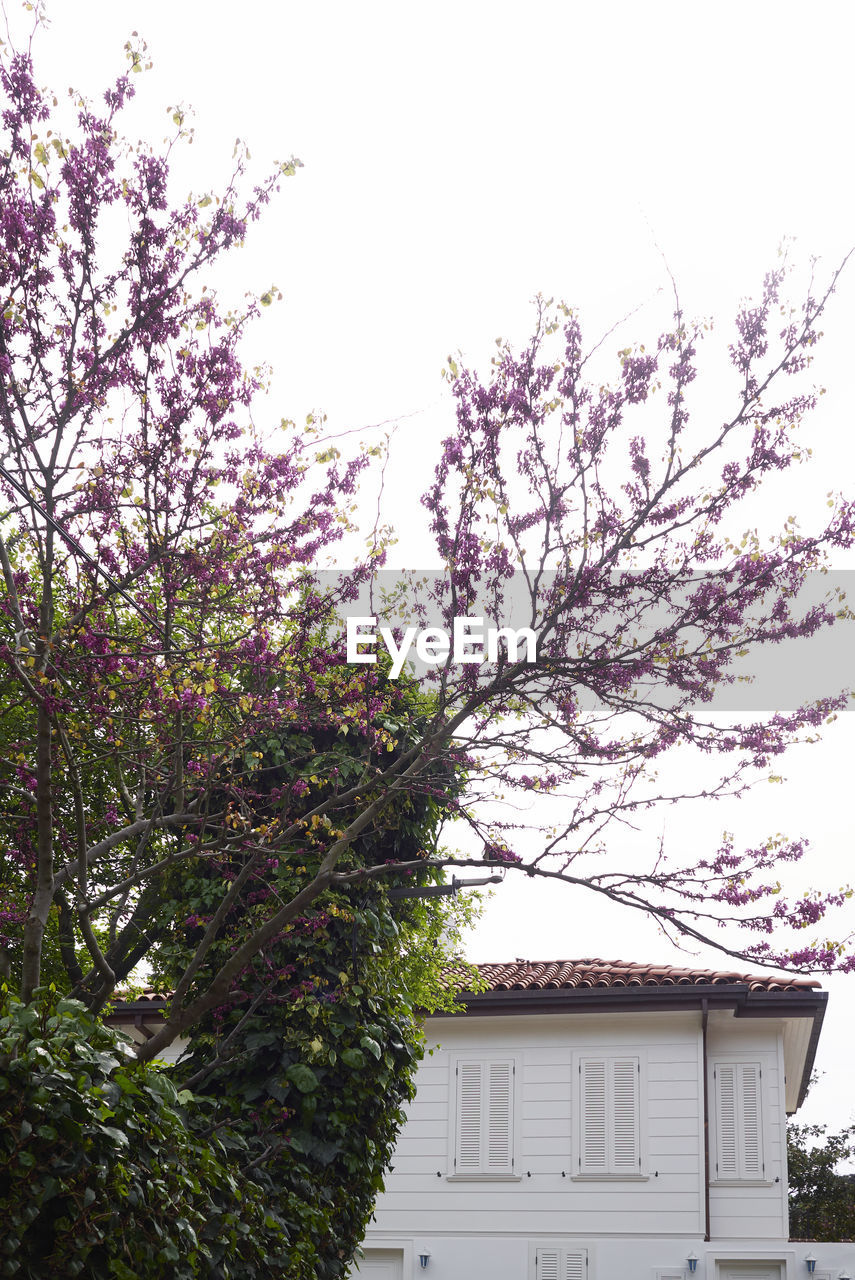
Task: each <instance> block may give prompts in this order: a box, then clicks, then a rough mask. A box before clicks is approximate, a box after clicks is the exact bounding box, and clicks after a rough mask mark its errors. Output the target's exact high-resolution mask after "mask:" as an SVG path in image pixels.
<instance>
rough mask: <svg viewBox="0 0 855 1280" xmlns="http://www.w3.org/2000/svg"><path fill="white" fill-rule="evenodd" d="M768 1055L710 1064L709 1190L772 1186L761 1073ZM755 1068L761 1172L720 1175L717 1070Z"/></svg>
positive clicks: (721, 1058)
mask: <svg viewBox="0 0 855 1280" xmlns="http://www.w3.org/2000/svg"><path fill="white" fill-rule="evenodd" d="M769 1066H770V1063H769V1058H768V1055H765V1054H762V1053H757V1054H751V1055H749V1054H745V1053H741V1054H740V1053H727V1054H716V1055H715V1056H714V1057H712V1056H711V1057H710V1060H709V1096H710V1102H711V1104H712V1124H711V1125H710V1169H709V1177H710V1186H711V1187H770V1186H772V1185H773V1184H774V1179H773V1178H771V1177H770V1176H769V1173H768V1172H767V1166H768V1163H769V1158H770V1151H771V1147H770V1144H769V1131H768V1123H769V1116H768V1111H769V1107H768V1103H767V1101H766V1099H765V1097H764V1088H763V1073H764V1070H765V1071H766V1072H768V1071H769ZM721 1067H731V1068H745V1067H756V1068H757V1073H758V1074H757V1100H758V1109H759V1113H760V1115H759V1123H758V1126H757V1142H758V1146H759V1155H760V1172H759V1173H756V1174H746V1173H744V1172H736V1173H722V1174H719V1165H720V1164H721V1160H720V1153H721V1137H720V1128H719V1126H720V1124H721V1119H722V1116H721V1111H720V1106H719V1068H721ZM738 1113H739V1101H738V1100H737V1105H736V1123H735V1132H736V1143H737V1160H736V1163H737V1167H738V1169H742V1168H744V1166H745V1159H744V1156H745V1149H744V1132H742V1130H741V1128H740V1126H739V1123H738Z"/></svg>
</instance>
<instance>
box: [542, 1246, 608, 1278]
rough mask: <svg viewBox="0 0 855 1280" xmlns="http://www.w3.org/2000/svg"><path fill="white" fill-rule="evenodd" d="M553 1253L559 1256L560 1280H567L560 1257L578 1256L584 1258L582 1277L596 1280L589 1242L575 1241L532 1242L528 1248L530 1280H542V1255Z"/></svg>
mask: <svg viewBox="0 0 855 1280" xmlns="http://www.w3.org/2000/svg"><path fill="white" fill-rule="evenodd" d="M546 1251H551V1252H555V1253H558V1254H559V1263H558V1267H559V1280H565V1276H564V1275H562V1274H561V1261H560V1255H562V1254H563V1255H564V1256H565V1257H566V1255H567V1254H578V1255H580V1257H581V1258H582V1276H583V1278H584V1280H594V1268H593V1265H592V1261H593V1259H592V1251H591V1245H590V1243H589V1241H586V1240H574V1239H556V1240H530V1241H529V1246H528V1275H529V1280H542V1276H541V1274H540V1266H539V1256H540V1254H542V1253H544V1252H546Z"/></svg>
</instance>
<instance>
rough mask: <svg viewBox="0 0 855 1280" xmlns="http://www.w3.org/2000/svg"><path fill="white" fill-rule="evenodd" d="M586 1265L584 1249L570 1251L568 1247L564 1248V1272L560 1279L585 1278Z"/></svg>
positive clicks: (586, 1258) (573, 1279)
mask: <svg viewBox="0 0 855 1280" xmlns="http://www.w3.org/2000/svg"><path fill="white" fill-rule="evenodd" d="M587 1265H588V1255H587V1253H585V1252H584V1251H581V1252H580V1251H574V1252H572V1253H571V1251H570V1250H569V1249H566V1250H565V1251H564V1272H563V1275H562V1277H561V1280H585V1271H586V1269H587Z"/></svg>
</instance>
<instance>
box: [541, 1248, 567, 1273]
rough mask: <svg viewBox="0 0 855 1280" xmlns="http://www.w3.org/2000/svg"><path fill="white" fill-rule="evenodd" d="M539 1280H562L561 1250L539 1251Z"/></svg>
mask: <svg viewBox="0 0 855 1280" xmlns="http://www.w3.org/2000/svg"><path fill="white" fill-rule="evenodd" d="M537 1280H561V1250H560V1249H538V1251H537Z"/></svg>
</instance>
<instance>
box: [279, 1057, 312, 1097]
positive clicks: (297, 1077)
mask: <svg viewBox="0 0 855 1280" xmlns="http://www.w3.org/2000/svg"><path fill="white" fill-rule="evenodd" d="M285 1074H286V1076H287V1077H288V1079H289V1080H290V1081H291V1083H292V1084H295V1085H296V1086H297V1088H298V1089H299V1090H300V1092H301V1093H311V1092H312V1090H313V1089H317V1087H318V1077H317V1076H316V1075H315V1073H314V1071H313V1070H312V1068H311V1067H307V1066H306V1064H305V1063H304V1062H295V1063H294V1065H293V1066H291V1067H289V1068H288V1070H287V1071H286V1072H285Z"/></svg>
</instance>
